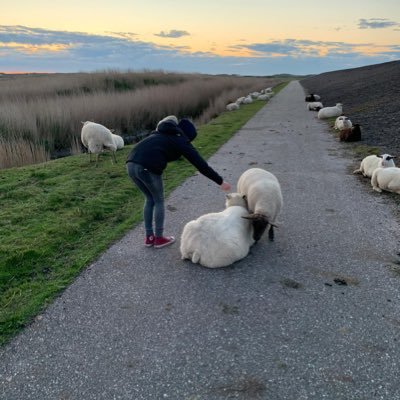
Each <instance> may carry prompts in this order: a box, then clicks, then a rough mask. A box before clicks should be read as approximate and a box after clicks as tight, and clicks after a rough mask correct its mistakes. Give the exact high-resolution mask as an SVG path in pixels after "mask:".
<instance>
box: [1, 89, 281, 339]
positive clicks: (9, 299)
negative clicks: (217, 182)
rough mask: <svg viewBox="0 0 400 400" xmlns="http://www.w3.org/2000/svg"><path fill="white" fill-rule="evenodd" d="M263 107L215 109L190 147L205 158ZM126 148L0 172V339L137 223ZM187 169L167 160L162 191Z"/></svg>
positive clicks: (178, 180)
mask: <svg viewBox="0 0 400 400" xmlns="http://www.w3.org/2000/svg"><path fill="white" fill-rule="evenodd" d="M284 86H285V84H281V85H279V86H278V87H276V88H275V89H274V90H275V92H276V93H277V92H278V91H279V90H280V89H282V88H283V87H284ZM264 105H265V102H262V101H258V102H254V103H252V104H249V105H246V106H242V107H241V108H240V110H238V111H235V112H231V113H223V114H221V115H220V116H219V117H217V118H215V119H213V120H211V121H210V122H209V123H208V124H206V125H202V126H200V127H199V129H198V131H199V134H198V137H197V138H196V140H195V142H194V145H195V146H196V147H197V148H198V149H199V151H200V152H201V154H202V155H203V157H204V158H206V159H207V158H209V157H210V156H211V155H212V154H213V153H215V152H216V151H217V150H218V148H219V147H220V146H221V145H222V144H223V143H225V142H226V141H227V140H229V138H230V137H231V136H232V135H233V134H234V133H235V132H236V131H237V130H238V129H239V128H240V127H241V126H242V125H243V124H244V123H245V122H246V121H248V120H249V119H250V118H251V117H252V116H253V115H254V114H255V113H256V112H257V111H258V110H260V109H261V108H262V107H263V106H264ZM210 138H212V140H210ZM131 148H132V146H126V147H125V148H124V149H122V150H120V151H119V152H118V153H117V159H118V163H117V164H111V157H110V156H108V155H102V156H101V161H100V163H99V166H98V167H97V168H95V166H94V163H92V164H89V157H88V155H86V154H81V155H76V156H71V157H66V158H62V159H58V160H54V161H49V162H47V163H43V164H37V165H33V166H28V167H20V168H13V169H8V170H1V171H0V202H1V208H0V236H1V238H2V240H1V243H0V344H4V343H5V342H7V340H9V339H10V338H11V337H12V336H13V335H14V334H16V333H17V332H18V331H19V330H21V329H22V328H23V327H24V326H26V324H28V323H29V322H30V321H31V320H32V318H33V317H34V316H35V315H37V314H38V313H39V312H40V311H41V310H43V308H44V307H45V306H46V305H48V304H49V303H50V302H51V301H52V300H53V299H54V297H55V296H56V295H58V294H59V293H60V292H61V291H62V290H63V289H64V288H65V287H66V286H67V285H68V284H70V283H71V282H72V280H73V279H74V278H75V277H76V276H77V275H78V274H79V273H80V271H82V269H84V268H85V267H86V266H88V265H89V264H90V263H91V262H92V261H94V260H95V259H96V258H97V257H98V256H99V255H100V254H101V253H102V252H103V251H104V250H106V249H107V248H108V247H109V246H110V244H111V243H113V242H114V241H116V240H118V239H119V238H121V237H122V235H123V234H124V233H126V232H127V231H128V230H129V229H131V228H132V227H133V226H135V225H137V224H138V223H139V222H141V220H142V213H141V210H142V205H143V199H142V196H141V194H140V193H139V192H138V191H137V190H136V189H135V188H134V187H133V185H132V184H131V182H130V180H129V179H128V177H127V174H126V171H125V164H124V162H125V159H126V156H127V154H128V152H129V151H130V149H131ZM194 172H195V170H194V168H193V167H192V166H191V165H190V164H188V163H187V162H186V161H185V160H179V161H177V162H174V163H171V165H169V167H168V170H167V173H166V176H167V177H168V179H167V180H166V181H165V191H166V194H167V195H168V194H169V193H170V192H171V191H172V190H173V189H174V188H175V187H177V186H178V185H179V184H180V183H182V181H183V180H184V179H185V178H187V177H189V176H190V175H192V174H193V173H194Z"/></svg>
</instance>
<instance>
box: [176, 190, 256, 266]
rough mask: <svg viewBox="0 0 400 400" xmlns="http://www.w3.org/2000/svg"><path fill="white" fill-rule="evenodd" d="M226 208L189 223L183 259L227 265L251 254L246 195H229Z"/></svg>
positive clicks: (184, 239) (206, 264) (183, 244)
mask: <svg viewBox="0 0 400 400" xmlns="http://www.w3.org/2000/svg"><path fill="white" fill-rule="evenodd" d="M225 205H226V208H225V210H223V211H221V212H218V213H209V214H205V215H202V216H201V217H199V218H197V219H196V220H193V221H190V222H188V223H187V224H186V225H185V227H184V228H183V231H182V235H181V244H180V252H181V255H182V259H189V260H191V261H192V262H193V263H195V264H196V263H199V264H201V265H203V266H204V267H207V268H220V267H226V266H228V265H230V264H232V263H234V262H235V261H238V260H240V259H242V258H244V257H246V256H247V254H248V252H249V249H250V246H251V245H253V244H254V240H253V228H252V224H251V222H250V221H249V220H248V219H244V218H242V217H243V216H245V215H247V214H248V211H247V203H246V198H245V196H243V195H242V194H239V193H230V194H227V195H226V203H225Z"/></svg>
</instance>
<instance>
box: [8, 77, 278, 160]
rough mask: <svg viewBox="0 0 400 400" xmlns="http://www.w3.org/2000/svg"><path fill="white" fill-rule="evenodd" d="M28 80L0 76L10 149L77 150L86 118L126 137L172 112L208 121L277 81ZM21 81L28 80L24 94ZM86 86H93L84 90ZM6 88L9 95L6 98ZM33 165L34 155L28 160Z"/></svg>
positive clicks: (52, 78) (250, 79) (254, 79)
mask: <svg viewBox="0 0 400 400" xmlns="http://www.w3.org/2000/svg"><path fill="white" fill-rule="evenodd" d="M28 78H29V76H28V77H26V76H22V77H21V81H19V79H18V78H17V77H16V78H14V79H13V80H12V81H13V82H14V84H15V87H13V85H11V84H10V82H8V81H7V80H6V81H3V80H2V79H0V93H2V95H1V96H0V138H2V143H3V144H4V145H5V144H6V143H7V146H6V147H7V148H11V147H12V145H13V144H15V143H19V142H20V141H22V142H24V143H25V142H26V143H28V142H30V143H31V144H32V148H36V147H40V146H43V147H44V149H43V151H44V153H45V154H47V153H50V154H54V153H57V152H59V151H63V150H65V149H72V150H71V152H72V153H76V152H78V151H79V145H78V143H79V139H80V131H81V127H82V124H81V122H82V121H95V122H98V123H100V124H103V125H105V126H107V127H108V128H113V129H115V130H116V132H117V133H119V134H121V135H122V136H124V135H129V136H132V135H133V136H134V135H136V134H138V133H140V132H143V131H148V130H151V129H154V127H155V126H156V124H157V122H158V121H159V120H160V119H162V118H163V117H164V116H165V115H171V114H174V115H177V116H178V117H190V118H193V119H195V120H196V123H206V122H208V121H209V120H210V119H211V118H213V117H215V116H216V115H218V114H220V113H221V112H222V111H224V110H225V105H226V104H227V103H229V102H232V101H235V99H236V98H237V97H239V96H244V95H246V94H248V93H250V92H252V91H254V90H260V89H262V88H265V87H268V86H273V85H275V84H277V83H279V80H277V79H271V78H270V79H267V78H257V77H237V76H209V75H199V74H193V75H185V74H181V75H179V74H163V73H160V72H153V73H150V72H148V73H144V72H143V73H116V72H109V73H106V72H104V73H94V74H56V75H55V76H40V77H35V79H33V80H29V79H28ZM56 78H58V79H56ZM189 78H190V79H189ZM90 81H92V82H90ZM23 82H25V83H26V84H27V82H29V85H28V84H27V85H26V92H24V91H23V86H22V85H23ZM32 82H33V83H32ZM105 82H106V83H105ZM111 82H112V83H111ZM116 82H118V84H116ZM124 82H125V83H124ZM68 84H69V85H70V86H68ZM82 85H87V87H88V88H89V89H88V90H86V91H85V90H83V89H82V87H85V86H82ZM3 86H4V88H5V90H6V92H7V90H8V93H9V97H7V96H4V93H3ZM132 87H134V88H133V89H132ZM61 88H62V89H61ZM77 88H80V89H79V90H78V89H77ZM60 91H61V92H62V94H60V93H61V92H60ZM22 142H21V143H22ZM7 154H15V151H14V152H12V153H10V151H8V153H7ZM16 158H18V157H17V156H16ZM16 162H17V163H19V162H20V160H19V159H18V160H16ZM39 162H41V161H39ZM31 163H32V162H31V161H30V159H29V161H27V162H26V164H31ZM2 164H3V163H2ZM18 165H19V164H18ZM3 168H4V167H3Z"/></svg>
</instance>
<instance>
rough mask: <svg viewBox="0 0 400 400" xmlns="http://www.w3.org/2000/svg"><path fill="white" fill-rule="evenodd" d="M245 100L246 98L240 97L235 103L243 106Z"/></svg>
mask: <svg viewBox="0 0 400 400" xmlns="http://www.w3.org/2000/svg"><path fill="white" fill-rule="evenodd" d="M244 99H245V97H244V96H242V97H239V98H238V99H237V100H236V101H235V103H236V104H239V105H241V104H242V103H243V100H244Z"/></svg>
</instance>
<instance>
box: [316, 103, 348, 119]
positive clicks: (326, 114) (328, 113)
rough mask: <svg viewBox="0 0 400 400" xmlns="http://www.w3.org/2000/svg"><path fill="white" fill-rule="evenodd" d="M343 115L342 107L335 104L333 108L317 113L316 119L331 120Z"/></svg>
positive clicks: (322, 109) (340, 104)
mask: <svg viewBox="0 0 400 400" xmlns="http://www.w3.org/2000/svg"><path fill="white" fill-rule="evenodd" d="M342 113H343V105H342V103H337V104H336V106H334V107H324V108H321V109H320V110H319V111H318V118H319V119H324V118H331V117H339V116H340V115H341V114H342Z"/></svg>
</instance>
